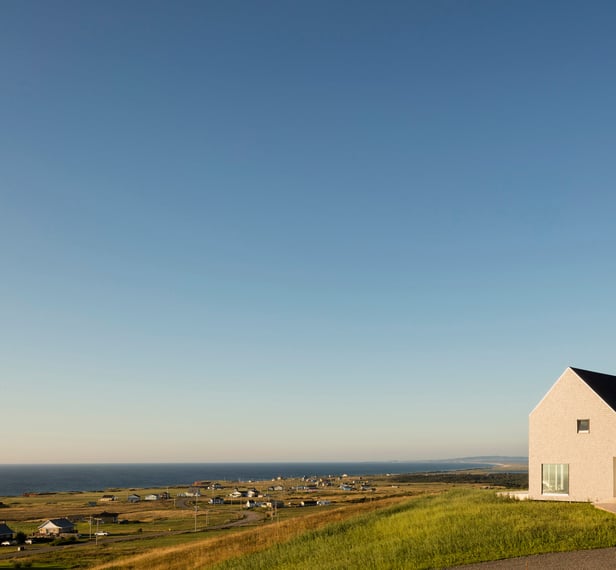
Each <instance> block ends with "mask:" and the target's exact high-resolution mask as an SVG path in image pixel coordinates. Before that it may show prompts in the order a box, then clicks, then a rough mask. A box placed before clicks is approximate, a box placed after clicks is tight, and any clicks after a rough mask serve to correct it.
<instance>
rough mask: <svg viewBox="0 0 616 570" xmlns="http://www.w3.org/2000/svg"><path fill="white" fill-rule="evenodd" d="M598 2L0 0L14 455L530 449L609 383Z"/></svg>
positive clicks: (4, 453)
mask: <svg viewBox="0 0 616 570" xmlns="http://www.w3.org/2000/svg"><path fill="white" fill-rule="evenodd" d="M615 19H616V6H615V5H614V4H612V3H608V2H592V3H582V2H570V1H564V2H559V3H558V4H555V3H551V2H530V1H528V0H522V1H521V2H515V3H495V2H490V1H487V0H477V1H472V2H464V3H460V2H455V1H447V0H445V1H435V2H417V1H404V2H402V1H397V0H393V1H392V2H387V3H385V4H384V5H382V4H380V3H376V2H367V1H358V2H353V3H346V2H338V1H336V0H334V1H328V2H324V1H321V0H316V1H310V2H308V1H299V2H279V1H275V0H272V1H269V0H267V1H265V2H258V3H250V2H242V3H240V2H234V1H233V0H231V1H229V2H222V3H218V2H209V1H199V2H197V1H193V0H187V1H186V2H181V3H174V2H170V1H164V0H154V1H152V2H143V1H141V0H128V1H122V2H120V1H119V0H109V1H106V2H75V1H73V0H56V1H54V2H47V3H44V2H34V1H32V0H25V1H21V0H20V1H16V0H6V1H5V2H3V3H2V4H1V5H0V53H2V54H3V63H4V65H3V70H4V78H5V81H4V82H3V89H2V90H1V91H0V103H1V104H0V109H1V111H0V114H1V115H2V129H1V130H0V167H1V171H2V183H1V184H0V248H1V252H2V265H1V269H0V276H1V278H0V319H1V321H0V322H1V323H2V326H1V327H0V382H1V386H0V388H1V391H0V402H1V408H0V410H1V411H0V413H1V417H2V420H3V421H2V425H3V427H4V435H5V437H4V438H3V444H2V449H1V450H0V464H13V463H125V462H129V463H142V462H156V463H159V462H162V463H172V462H190V463H193V462H196V463H201V462H203V463H208V462H253V461H259V462H293V461H297V462H307V461H318V462H321V461H390V460H399V461H415V460H429V459H435V458H441V459H447V458H455V457H471V456H485V455H503V456H526V455H527V434H528V429H527V422H528V414H529V412H530V411H531V410H532V409H533V407H534V406H535V405H536V404H537V403H538V402H539V400H540V399H541V398H542V397H543V395H544V394H545V392H546V391H547V390H548V389H549V387H550V386H551V385H552V384H553V383H554V382H555V380H556V379H557V378H558V377H559V376H560V374H561V373H562V372H563V371H564V370H565V368H566V367H567V366H577V367H580V368H585V369H590V370H596V371H599V372H604V373H608V374H609V373H611V374H616V359H615V357H614V355H613V332H612V329H613V326H612V324H613V323H612V320H613V319H612V315H613V314H614V309H615V308H616V307H615V304H616V300H615V296H614V294H613V286H612V284H613V283H614V282H615V278H616V274H615V273H616V272H615V270H614V263H613V261H612V259H613V252H614V251H615V248H614V245H615V242H616V239H615V238H616V230H615V229H614V224H613V218H614V213H615V211H616V193H615V192H614V191H613V181H614V179H615V176H614V175H615V174H616V173H615V170H616V162H615V161H614V159H613V156H614V148H615V138H616V135H615V133H616V129H615V128H614V126H615V125H614V123H615V119H616V116H615V115H616V110H615V107H614V101H615V100H616V79H615V78H614V74H613V72H612V69H613V61H614V56H615V55H616V35H615V34H614V33H613V30H614V23H615Z"/></svg>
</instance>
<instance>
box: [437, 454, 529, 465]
mask: <svg viewBox="0 0 616 570" xmlns="http://www.w3.org/2000/svg"><path fill="white" fill-rule="evenodd" d="M436 461H438V462H440V461H442V462H448V463H497V464H498V463H528V457H526V456H516V455H476V456H473V457H455V458H453V459H438V460H436Z"/></svg>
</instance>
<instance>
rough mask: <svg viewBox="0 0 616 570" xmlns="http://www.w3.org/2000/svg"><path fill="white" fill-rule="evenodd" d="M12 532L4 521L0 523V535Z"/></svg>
mask: <svg viewBox="0 0 616 570" xmlns="http://www.w3.org/2000/svg"><path fill="white" fill-rule="evenodd" d="M5 534H13V530H12V529H10V528H9V527H8V526H7V525H6V524H5V523H0V535H3V536H4V535H5Z"/></svg>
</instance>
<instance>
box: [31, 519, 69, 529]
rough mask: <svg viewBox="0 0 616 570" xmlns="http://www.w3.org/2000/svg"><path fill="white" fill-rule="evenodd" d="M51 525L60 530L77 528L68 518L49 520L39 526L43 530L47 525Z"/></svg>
mask: <svg viewBox="0 0 616 570" xmlns="http://www.w3.org/2000/svg"><path fill="white" fill-rule="evenodd" d="M49 523H51V524H52V525H54V526H56V527H58V528H74V526H75V525H74V524H73V523H72V522H71V521H69V520H68V519H67V518H61V519H49V520H48V521H45V522H44V523H43V524H41V525H39V528H42V527H44V526H45V525H48V524H49Z"/></svg>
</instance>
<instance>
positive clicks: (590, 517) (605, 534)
mask: <svg viewBox="0 0 616 570" xmlns="http://www.w3.org/2000/svg"><path fill="white" fill-rule="evenodd" d="M615 544H616V517H615V516H614V515H611V514H609V513H605V512H603V511H599V510H597V509H595V508H594V507H592V506H591V505H589V504H567V503H548V502H526V501H522V502H519V501H514V500H511V499H506V498H500V497H497V496H496V494H495V493H494V492H489V491H480V490H470V489H459V490H458V489H456V490H452V491H449V492H447V493H444V494H442V495H438V496H431V497H422V498H418V499H413V500H410V501H406V502H404V503H403V504H400V505H396V506H394V507H391V508H388V509H383V510H381V511H377V512H374V513H371V514H368V515H362V516H360V517H357V518H355V519H351V520H349V521H345V522H342V523H339V524H333V525H329V526H327V527H326V528H323V529H320V530H316V531H313V532H309V533H306V534H303V535H302V536H300V537H298V538H296V539H294V540H291V541H289V542H287V543H285V544H279V545H276V546H274V547H273V548H269V549H267V550H265V551H263V552H260V553H257V554H252V555H250V556H245V557H241V558H236V559H232V560H228V561H227V562H224V563H222V564H219V565H216V566H215V568H216V570H228V569H234V570H236V569H245V570H253V569H254V570H257V569H262V568H268V569H278V570H283V569H285V570H287V569H288V570H291V569H293V570H301V569H305V570H311V569H314V568H320V569H331V570H333V569H340V570H343V569H347V568H362V569H375V570H377V569H378V570H381V569H383V570H385V569H387V570H390V569H422V568H444V567H449V566H455V565H460V564H468V563H473V562H481V561H487V560H496V559H502V558H511V557H514V556H523V555H528V554H538V553H545V552H556V551H566V550H578V549H587V548H598V547H606V546H613V545H615Z"/></svg>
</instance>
